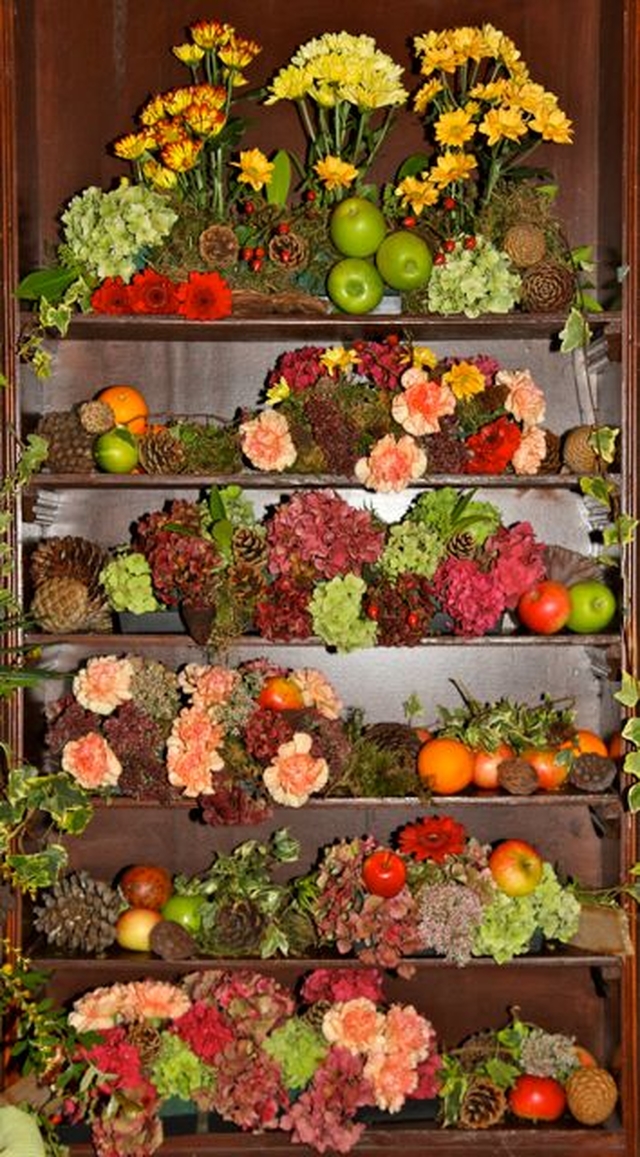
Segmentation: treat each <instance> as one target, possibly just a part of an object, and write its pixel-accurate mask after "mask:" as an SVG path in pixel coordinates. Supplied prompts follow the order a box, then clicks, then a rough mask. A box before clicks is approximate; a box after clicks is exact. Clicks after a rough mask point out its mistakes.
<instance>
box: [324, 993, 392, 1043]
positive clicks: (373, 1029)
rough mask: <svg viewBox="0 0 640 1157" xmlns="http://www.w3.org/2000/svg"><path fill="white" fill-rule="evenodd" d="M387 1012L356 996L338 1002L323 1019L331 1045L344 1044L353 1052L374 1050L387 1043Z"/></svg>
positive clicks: (326, 1035)
mask: <svg viewBox="0 0 640 1157" xmlns="http://www.w3.org/2000/svg"><path fill="white" fill-rule="evenodd" d="M384 1020H385V1018H384V1013H382V1012H378V1009H377V1008H376V1006H375V1004H374V1003H373V1001H372V1000H368V999H367V997H365V996H361V997H356V999H355V1000H346V1001H344V1002H342V1003H339V1004H334V1005H333V1007H332V1008H330V1009H328V1011H327V1012H325V1014H324V1017H323V1019H322V1033H323V1036H324V1037H326V1039H327V1040H328V1041H329V1043H330V1044H337V1045H341V1046H342V1047H343V1048H345V1049H348V1050H349V1052H350V1053H354V1054H357V1053H370V1052H372V1051H373V1050H374V1049H381V1048H382V1047H383V1045H384Z"/></svg>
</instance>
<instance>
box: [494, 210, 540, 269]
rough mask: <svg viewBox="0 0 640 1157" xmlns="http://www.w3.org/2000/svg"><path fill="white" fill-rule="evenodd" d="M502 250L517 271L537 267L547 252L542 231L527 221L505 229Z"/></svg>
mask: <svg viewBox="0 0 640 1157" xmlns="http://www.w3.org/2000/svg"><path fill="white" fill-rule="evenodd" d="M502 248H503V249H504V252H505V253H506V254H507V256H508V257H510V258H511V260H512V261H513V264H514V265H516V266H517V268H518V269H527V268H528V267H529V266H530V265H537V264H538V262H539V261H542V258H543V257H544V255H545V253H546V252H547V242H546V239H545V235H544V230H542V229H541V228H540V227H539V225H531V224H530V223H529V222H528V221H519V222H518V223H517V224H516V225H512V226H511V228H510V229H507V232H506V233H505V235H504V238H503V241H502Z"/></svg>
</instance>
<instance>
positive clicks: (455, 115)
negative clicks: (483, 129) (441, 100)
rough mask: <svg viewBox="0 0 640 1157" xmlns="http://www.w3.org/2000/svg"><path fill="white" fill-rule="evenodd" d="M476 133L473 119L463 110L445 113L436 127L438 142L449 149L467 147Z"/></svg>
mask: <svg viewBox="0 0 640 1157" xmlns="http://www.w3.org/2000/svg"><path fill="white" fill-rule="evenodd" d="M475 131H476V130H475V125H474V124H473V123H472V121H471V117H470V116H469V114H468V113H466V112H464V110H463V109H461V108H459V109H456V110H455V111H454V112H445V113H443V114H442V116H441V117H439V118H438V120H437V121H436V123H435V126H434V132H435V136H436V140H437V141H438V142H439V144H441V145H446V146H448V147H449V148H461V147H462V145H466V143H467V141H470V140H471V138H472V137H473V135H474V133H475Z"/></svg>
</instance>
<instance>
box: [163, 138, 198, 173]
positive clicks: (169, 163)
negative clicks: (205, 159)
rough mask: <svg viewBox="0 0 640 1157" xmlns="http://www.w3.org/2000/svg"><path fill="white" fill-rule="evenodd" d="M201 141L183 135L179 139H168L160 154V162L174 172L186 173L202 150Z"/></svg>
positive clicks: (194, 164) (193, 166) (193, 165)
mask: <svg viewBox="0 0 640 1157" xmlns="http://www.w3.org/2000/svg"><path fill="white" fill-rule="evenodd" d="M202 148H203V144H202V141H194V140H192V139H191V137H185V136H183V137H182V139H181V140H179V141H169V143H168V144H166V145H165V146H164V148H163V149H162V152H161V154H160V157H161V160H162V163H163V164H164V165H166V167H167V168H168V169H172V170H173V171H174V173H188V172H190V170H191V169H194V168H195V166H196V165H197V163H198V158H199V156H200V153H201V152H202Z"/></svg>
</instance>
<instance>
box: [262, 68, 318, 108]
mask: <svg viewBox="0 0 640 1157" xmlns="http://www.w3.org/2000/svg"><path fill="white" fill-rule="evenodd" d="M312 84H313V79H312V77H311V76H310V74H309V71H308V70H307V69H306V68H298V67H297V66H296V65H294V64H289V65H287V67H286V68H283V69H281V70H280V72H279V73H278V75H277V76H276V78H275V80H274V81H273V84H272V85H271V86H270V95H269V96H268V97H267V99H266V100H265V102H264V103H265V104H275V103H276V101H278V100H302V98H303V97H305V96H306V95H307V94H308V92H309V89H310V88H311V86H312Z"/></svg>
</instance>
